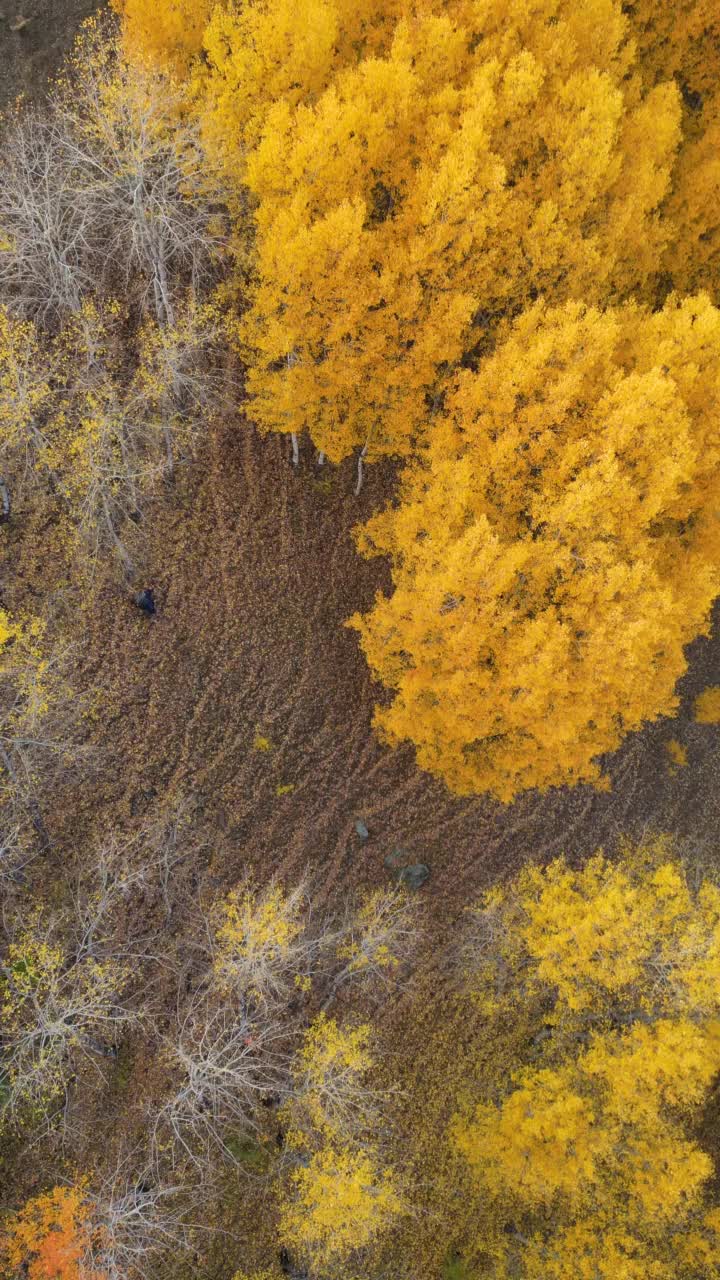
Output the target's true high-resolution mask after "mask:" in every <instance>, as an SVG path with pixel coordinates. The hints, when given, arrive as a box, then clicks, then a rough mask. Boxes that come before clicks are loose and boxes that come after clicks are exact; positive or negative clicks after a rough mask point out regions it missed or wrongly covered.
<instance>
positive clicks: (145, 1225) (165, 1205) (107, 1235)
mask: <svg viewBox="0 0 720 1280" xmlns="http://www.w3.org/2000/svg"><path fill="white" fill-rule="evenodd" d="M186 1202H187V1192H186V1191H185V1190H184V1189H183V1188H182V1187H181V1186H174V1185H167V1184H163V1183H159V1182H157V1180H156V1179H155V1177H154V1176H153V1174H152V1173H151V1172H147V1173H145V1174H142V1175H140V1176H136V1175H133V1174H132V1173H131V1172H130V1171H128V1170H127V1169H124V1168H122V1167H119V1168H117V1169H116V1170H115V1171H114V1172H113V1173H112V1175H111V1177H110V1178H108V1179H107V1180H106V1182H105V1183H104V1184H103V1185H102V1186H101V1187H100V1188H99V1190H98V1191H97V1193H96V1194H95V1195H94V1196H93V1200H92V1204H93V1213H92V1225H93V1232H92V1237H91V1246H90V1249H89V1251H88V1256H87V1257H86V1258H85V1260H84V1261H85V1265H86V1266H87V1269H88V1272H89V1273H90V1272H92V1274H93V1275H101V1276H103V1277H104V1280H135V1278H137V1280H155V1277H156V1276H157V1274H158V1255H159V1254H160V1253H162V1252H165V1251H167V1250H172V1253H173V1255H177V1253H178V1252H182V1250H183V1249H184V1248H186V1246H187V1228H186V1226H185V1222H184V1216H185V1214H184V1212H183V1209H181V1207H180V1206H181V1205H183V1206H185V1204H186Z"/></svg>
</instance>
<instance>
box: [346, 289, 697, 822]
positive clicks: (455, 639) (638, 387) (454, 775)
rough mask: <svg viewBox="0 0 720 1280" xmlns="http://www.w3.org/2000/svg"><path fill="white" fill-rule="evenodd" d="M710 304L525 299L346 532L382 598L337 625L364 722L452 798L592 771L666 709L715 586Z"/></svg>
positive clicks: (504, 795) (569, 780)
mask: <svg viewBox="0 0 720 1280" xmlns="http://www.w3.org/2000/svg"><path fill="white" fill-rule="evenodd" d="M719 406H720V312H718V311H717V310H716V309H715V308H714V307H712V306H711V304H710V303H709V301H708V299H707V298H706V297H704V296H702V295H701V296H700V297H699V298H697V299H689V300H687V301H685V302H682V303H679V302H677V301H676V300H671V301H670V302H669V303H668V304H667V305H666V307H665V308H664V310H663V311H661V312H659V313H657V314H654V315H651V314H649V313H648V312H646V311H645V310H644V309H642V308H638V307H636V306H634V305H628V306H626V307H623V308H618V309H616V310H611V311H607V312H600V311H597V310H594V309H592V308H587V307H585V306H583V305H580V304H576V303H569V304H567V305H566V306H565V307H562V308H557V309H549V308H546V307H545V306H543V305H541V304H537V305H536V306H535V307H533V308H531V309H530V310H528V311H526V312H525V313H524V314H523V315H522V316H521V317H520V318H519V319H518V320H517V321H516V323H515V324H514V326H513V328H512V330H511V331H510V332H509V334H508V336H507V338H506V340H505V341H504V342H503V343H502V344H500V345H499V346H498V348H497V350H496V351H495V353H494V354H493V355H489V356H488V357H487V358H486V359H485V360H484V361H483V362H482V364H481V365H480V367H479V369H478V370H477V372H465V373H463V374H462V375H461V376H460V377H459V379H458V380H457V385H456V389H455V391H454V392H453V395H452V396H451V397H450V398H449V399H448V401H447V405H446V413H445V415H444V416H443V419H442V422H440V421H438V422H437V423H436V424H435V427H434V429H433V433H432V435H431V437H430V440H429V444H428V447H427V449H426V450H425V451H424V455H423V459H422V462H421V463H419V464H416V465H415V466H412V467H410V468H408V469H407V470H406V471H405V473H404V478H403V484H402V488H401V493H400V503H399V504H396V505H393V506H392V507H391V508H389V509H388V510H387V511H386V512H384V513H381V514H380V515H378V516H376V517H374V518H373V519H372V520H370V522H369V523H368V524H367V525H366V526H365V528H364V529H363V530H362V531H361V532H360V546H361V548H362V549H363V550H364V551H365V552H366V553H368V554H374V553H378V552H383V553H389V554H390V556H391V557H392V562H393V580H394V584H395V591H394V594H393V595H392V596H391V597H390V598H389V599H388V598H384V597H378V599H377V600H376V603H375V607H374V609H373V611H372V612H371V613H370V614H368V615H366V617H365V618H364V619H362V618H359V617H358V616H357V615H356V617H355V618H354V619H353V620H352V625H353V626H355V627H356V628H357V629H358V630H359V631H360V634H361V638H362V645H363V649H364V651H365V654H366V656H367V658H368V661H369V663H370V666H371V668H372V669H373V671H374V673H375V674H376V676H378V677H379V678H380V679H382V681H383V682H384V683H385V684H386V685H388V686H390V688H392V689H394V690H395V698H394V700H393V702H392V704H391V705H390V706H388V707H383V708H382V709H378V711H377V712H376V724H377V726H378V728H379V730H380V731H381V733H382V734H383V735H384V736H385V737H386V738H387V739H388V741H390V742H392V743H398V742H401V741H403V740H406V739H409V740H410V741H411V742H413V743H414V744H415V746H416V749H417V757H418V762H419V764H420V765H421V766H422V767H423V768H425V769H428V770H430V771H431V772H433V773H436V774H439V775H440V776H441V777H443V778H444V779H445V781H446V782H447V783H448V785H449V786H450V787H451V788H452V789H453V790H455V791H458V792H460V793H471V792H477V791H491V792H493V793H494V794H495V795H496V796H497V797H498V798H499V799H501V800H510V799H512V797H513V796H514V795H515V794H516V793H517V792H518V791H520V790H524V789H526V788H528V787H539V788H545V787H548V786H556V785H560V784H563V783H565V784H573V783H577V782H580V781H591V782H594V783H596V784H602V783H603V781H604V780H603V775H602V771H601V767H600V764H599V763H598V757H599V756H601V755H602V754H604V753H605V752H608V751H612V750H613V749H614V748H616V747H617V746H618V745H619V743H620V742H621V740H622V738H623V737H624V736H625V734H627V733H628V732H630V731H631V730H633V729H637V728H639V727H640V726H641V725H642V724H643V723H644V722H645V721H647V720H650V719H653V718H655V717H656V716H658V715H669V714H671V713H672V712H673V711H674V709H675V707H676V705H677V697H676V694H675V684H676V681H677V679H678V677H679V676H680V675H681V674H682V673H683V671H684V669H685V665H686V663H685V656H684V646H685V645H686V644H687V643H688V641H689V640H690V639H692V637H693V636H694V635H696V634H697V633H698V632H699V631H703V630H705V629H706V627H707V625H708V616H709V610H710V605H711V603H712V601H713V599H714V598H715V596H716V594H717V593H718V590H719V589H720V575H719V574H718V564H719V563H720V541H719V538H720V522H719V521H718V516H717V501H716V499H717V472H718V467H719V466H720V444H719V442H718V436H717V431H716V427H715V423H716V419H717V414H718V411H719Z"/></svg>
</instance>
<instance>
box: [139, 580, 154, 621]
mask: <svg viewBox="0 0 720 1280" xmlns="http://www.w3.org/2000/svg"><path fill="white" fill-rule="evenodd" d="M135 603H136V605H137V607H138V609H142V611H143V613H147V614H148V616H149V617H150V616H152V614H153V613H155V612H156V607H155V596H154V594H153V591H152V588H150V587H146V588H145V590H144V591H138V593H137V595H136V596H135Z"/></svg>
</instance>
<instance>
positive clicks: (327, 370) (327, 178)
mask: <svg viewBox="0 0 720 1280" xmlns="http://www.w3.org/2000/svg"><path fill="white" fill-rule="evenodd" d="M481 25H482V35H481V37H480V35H479V33H478V15H477V12H476V6H475V5H474V4H473V3H470V0H450V3H448V2H447V0H442V3H440V0H435V2H434V3H428V4H425V5H423V6H422V7H419V6H415V5H414V4H413V3H411V2H410V0H405V3H394V4H390V5H388V4H386V3H383V4H379V3H377V0H375V3H372V2H366V3H362V4H360V5H349V4H345V3H341V2H340V0H305V2H304V3H303V4H302V5H301V8H300V11H298V8H297V6H296V5H292V4H290V3H288V0H270V3H267V4H256V3H251V4H248V5H244V6H242V7H241V8H238V9H235V8H233V7H230V8H229V9H226V8H225V7H224V6H219V7H218V8H217V9H216V10H215V13H214V15H213V19H212V21H211V22H210V24H209V26H208V31H207V33H206V37H205V55H206V60H207V64H208V65H207V66H206V67H204V68H202V69H200V70H198V73H197V77H196V79H197V85H196V91H197V102H198V104H199V107H198V109H199V111H200V114H201V118H202V124H203V130H204V138H205V142H206V146H207V148H208V152H209V154H210V156H211V158H212V160H213V162H214V163H215V164H216V165H217V166H218V167H219V168H220V169H222V170H223V171H224V172H225V173H226V176H227V178H228V181H229V182H230V183H231V184H232V183H234V185H235V186H236V188H238V187H240V186H244V187H245V188H247V189H248V190H249V192H250V193H251V196H252V197H253V200H254V203H255V213H254V225H255V232H256V243H255V255H254V263H253V271H254V276H255V280H256V287H255V289H254V291H253V294H252V302H251V306H250V308H249V310H248V311H247V313H246V315H245V316H244V317H243V319H242V321H241V323H240V324H239V328H238V335H239V339H240V341H241V343H242V345H243V347H244V349H245V350H246V351H247V353H248V359H249V361H250V369H249V374H248V388H249V391H250V394H251V397H252V405H253V416H254V418H255V420H256V421H257V422H258V424H259V425H260V426H261V427H263V428H267V429H272V430H279V431H285V432H296V433H297V432H300V431H301V430H303V429H305V428H307V429H308V430H309V431H310V434H311V436H312V438H313V440H314V441H315V443H316V445H317V447H318V448H319V449H320V450H322V451H323V452H324V453H326V454H327V456H328V457H329V458H330V459H332V460H339V459H340V458H342V457H343V456H345V455H346V454H348V453H349V452H350V451H351V450H352V448H353V447H354V446H356V445H360V446H361V447H363V448H364V449H366V450H367V452H368V454H369V455H370V456H372V455H378V454H380V453H383V452H390V453H401V454H402V453H407V452H409V451H410V450H411V448H412V444H413V441H414V440H415V439H416V438H417V436H418V435H420V434H421V433H422V432H423V431H424V430H425V428H426V423H427V419H428V417H429V416H432V413H433V411H434V410H435V409H437V408H438V407H439V406H440V404H441V401H442V396H443V394H444V390H445V386H446V380H447V375H448V372H449V371H451V370H452V369H453V368H454V367H455V366H457V364H458V363H459V362H460V361H461V360H463V359H472V358H473V353H476V352H477V350H478V348H482V345H483V343H484V342H485V341H486V340H487V337H488V331H489V330H490V331H492V330H494V329H495V328H496V327H497V324H498V322H499V320H500V319H501V318H502V317H503V316H504V315H506V314H508V313H512V312H513V311H514V310H515V309H517V308H518V307H520V306H522V305H525V304H526V303H527V302H528V300H531V299H532V298H534V297H536V296H537V294H538V293H540V292H542V293H543V294H544V295H545V296H547V297H549V298H551V299H553V300H556V301H559V300H563V299H565V298H568V297H581V296H582V297H585V298H586V299H587V300H589V301H592V300H599V299H600V298H603V297H607V296H612V297H615V296H617V295H618V294H620V295H623V294H626V293H627V292H628V291H629V290H632V289H634V288H636V287H638V285H639V284H642V282H643V278H644V275H645V274H646V273H647V272H648V271H652V270H654V267H655V263H656V261H657V258H658V256H659V254H660V252H661V250H662V248H663V246H664V243H665V239H666V232H665V230H664V228H663V225H662V223H661V221H660V220H659V219H658V217H657V208H658V206H659V204H660V202H661V200H662V199H663V196H664V195H665V193H666V190H667V185H668V175H669V171H670V166H671V163H672V158H673V155H674V151H675V148H676V145H677V142H678V138H679V120H680V107H679V94H678V92H677V89H676V87H675V86H674V85H673V84H660V85H658V86H654V87H653V88H651V89H649V90H647V91H644V90H643V88H642V85H641V81H640V79H639V78H638V77H637V76H635V75H634V74H633V49H634V46H633V45H632V44H631V43H630V42H629V41H628V39H627V34H628V31H627V21H626V19H625V17H624V16H623V14H622V12H621V6H620V4H619V3H617V2H616V0H594V2H593V3H592V4H590V5H583V6H581V7H578V6H577V5H576V4H573V3H570V2H569V0H567V2H565V0H543V3H542V4H541V5H539V6H537V5H536V6H534V7H533V9H532V10H528V8H527V5H525V4H524V3H523V2H522V0H512V2H511V3H510V4H509V5H508V3H506V2H504V0H503V2H501V0H492V2H491V3H488V4H486V5H485V6H483V15H482V24H481Z"/></svg>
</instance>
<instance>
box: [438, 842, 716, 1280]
mask: <svg viewBox="0 0 720 1280" xmlns="http://www.w3.org/2000/svg"><path fill="white" fill-rule="evenodd" d="M474 936H475V938H476V940H477V946H476V948H475V950H474V952H473V951H472V950H471V951H470V982H471V987H474V990H475V993H476V998H477V999H479V1000H480V1001H481V1002H482V1004H483V1007H484V1008H485V1010H486V1014H487V1016H488V1017H489V1018H490V1019H491V1020H492V1019H493V1018H499V1019H500V1020H502V1019H503V1018H504V1019H507V1018H519V1019H520V1020H521V1021H524V1022H525V1021H527V1024H528V1025H529V1026H531V1027H532V1025H533V1023H534V1025H535V1026H536V1028H537V1027H542V1026H543V1024H544V1033H543V1035H542V1036H540V1037H539V1038H531V1040H530V1042H529V1043H528V1044H527V1045H526V1046H524V1048H523V1050H521V1052H524V1053H525V1055H526V1061H525V1063H521V1062H519V1063H517V1065H516V1069H515V1071H514V1072H512V1071H511V1072H510V1077H509V1079H508V1075H507V1072H506V1070H505V1067H503V1076H502V1078H499V1079H498V1080H497V1081H495V1082H492V1081H491V1082H488V1081H487V1080H486V1088H488V1089H489V1092H490V1094H491V1095H492V1096H490V1097H487V1098H486V1099H485V1100H482V1101H480V1102H479V1103H478V1105H477V1106H476V1107H475V1109H474V1110H473V1111H470V1112H466V1113H461V1114H460V1115H458V1116H456V1118H455V1120H454V1122H453V1126H452V1133H453V1141H454V1144H455V1146H456V1148H457V1150H458V1151H459V1152H460V1153H461V1154H462V1155H463V1156H464V1158H465V1159H466V1160H467V1162H468V1169H469V1171H471V1176H472V1177H473V1178H474V1179H475V1180H476V1181H477V1183H478V1185H479V1186H480V1187H481V1188H484V1192H485V1195H486V1196H490V1197H491V1198H492V1200H493V1204H494V1212H495V1213H496V1216H497V1223H498V1226H499V1227H500V1228H502V1226H503V1224H504V1230H500V1231H499V1234H498V1237H497V1239H496V1240H495V1241H494V1244H493V1245H492V1246H491V1252H494V1255H495V1261H494V1265H493V1268H492V1269H491V1270H489V1271H488V1275H492V1276H494V1277H497V1278H498V1280H500V1278H501V1277H502V1278H503V1280H505V1278H508V1277H510V1276H512V1275H517V1274H522V1275H523V1276H525V1277H527V1278H528V1280H541V1278H542V1280H545V1277H548V1276H550V1277H552V1278H553V1280H571V1278H572V1277H577V1276H580V1277H584V1278H585V1277H586V1278H587V1280H595V1278H596V1277H602V1280H605V1278H606V1277H607V1280H610V1278H611V1277H613V1276H617V1275H622V1276H627V1277H631V1278H632V1280H634V1278H635V1277H637V1280H640V1278H641V1277H645V1276H653V1277H658V1278H659V1280H675V1278H676V1277H680V1276H683V1277H684V1276H688V1275H692V1276H698V1277H700V1276H710V1275H711V1274H713V1272H714V1269H715V1268H716V1267H717V1264H718V1258H719V1256H720V1254H719V1250H720V1234H719V1232H718V1228H719V1227H720V1213H718V1210H717V1209H715V1208H714V1207H713V1206H712V1203H711V1202H710V1199H709V1183H710V1179H711V1177H712V1174H713V1164H712V1160H711V1158H710V1156H709V1155H708V1154H707V1153H706V1152H705V1151H703V1150H702V1147H701V1146H700V1145H699V1143H698V1141H697V1138H696V1136H695V1134H694V1132H693V1128H694V1125H695V1121H696V1118H697V1115H698V1112H699V1109H700V1107H701V1105H702V1103H703V1102H704V1100H705V1099H706V1098H707V1096H708V1093H709V1091H710V1089H711V1087H712V1084H713V1081H714V1080H715V1078H716V1076H717V1074H718V1071H720V995H719V994H718V987H717V973H718V964H719V963H720V890H719V889H718V887H717V886H716V885H715V884H711V883H705V884H703V885H702V886H701V888H700V889H699V890H695V889H693V888H691V885H690V882H689V879H688V876H687V875H686V873H685V871H684V869H683V867H682V866H681V865H680V864H679V863H677V862H676V861H674V860H673V859H672V856H671V854H670V852H669V850H668V847H667V845H666V844H665V843H664V842H662V841H659V842H656V843H655V844H654V845H651V846H647V847H644V848H640V849H634V850H633V849H626V850H625V855H624V857H623V859H622V860H621V861H620V862H618V863H609V862H608V861H606V859H605V858H604V857H603V856H602V855H601V854H598V855H596V856H595V857H594V858H593V859H591V860H590V862H589V863H588V864H587V865H586V867H585V868H584V869H582V870H580V871H574V870H573V869H572V868H570V867H569V866H568V865H567V864H566V863H565V862H564V861H560V862H555V863H552V864H551V865H550V866H549V867H548V868H547V869H545V870H540V869H538V868H531V869H529V870H527V871H525V872H523V873H522V874H521V875H520V877H519V878H518V879H517V880H516V881H515V882H513V883H512V884H510V885H509V886H507V887H506V888H503V889H498V890H494V891H491V893H490V894H488V895H487V897H486V899H485V900H484V902H483V903H482V904H481V907H480V908H479V910H478V911H477V913H476V914H475V934H474ZM490 1025H492V1021H491V1024H490ZM698 1260H702V1261H701V1263H699V1262H698ZM693 1267H695V1269H693ZM613 1268H614V1269H613Z"/></svg>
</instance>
